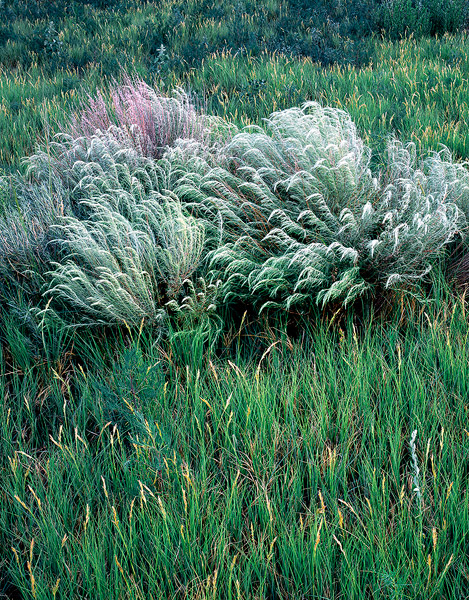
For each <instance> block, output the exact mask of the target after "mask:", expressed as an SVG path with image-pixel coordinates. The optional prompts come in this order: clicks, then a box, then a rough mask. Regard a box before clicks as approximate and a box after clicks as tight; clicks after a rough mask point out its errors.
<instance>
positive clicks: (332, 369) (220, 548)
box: [0, 301, 469, 600]
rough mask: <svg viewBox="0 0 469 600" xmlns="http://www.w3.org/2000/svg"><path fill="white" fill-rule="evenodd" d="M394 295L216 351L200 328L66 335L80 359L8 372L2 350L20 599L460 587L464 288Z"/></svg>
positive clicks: (464, 560) (13, 559) (464, 570)
mask: <svg viewBox="0 0 469 600" xmlns="http://www.w3.org/2000/svg"><path fill="white" fill-rule="evenodd" d="M402 310H403V312H402V314H400V315H399V314H397V315H396V318H395V319H393V320H391V321H390V322H388V324H383V323H381V322H380V321H379V320H376V321H374V320H373V319H372V318H371V317H370V316H368V318H367V319H366V325H364V326H361V327H360V326H359V325H357V326H355V325H354V324H353V323H352V321H351V320H347V319H345V320H341V321H339V323H336V324H335V325H332V326H329V325H328V323H327V322H323V323H322V324H318V325H317V326H316V327H315V328H314V329H313V328H312V327H310V326H308V327H307V328H306V329H305V330H304V332H302V333H301V334H300V335H299V337H296V338H290V337H288V336H287V335H286V334H285V333H283V334H282V333H281V332H280V331H278V332H275V330H273V329H270V330H269V329H266V330H265V331H267V332H269V333H268V334H267V333H266V334H265V335H264V336H260V337H259V336H257V337H256V338H252V337H251V334H252V333H253V332H252V330H251V334H250V330H249V328H248V329H246V328H241V330H240V331H239V332H236V331H234V332H233V334H232V335H231V336H228V335H227V336H226V337H225V339H224V343H225V345H226V344H229V345H230V347H231V350H228V349H227V350H225V351H224V353H222V355H220V354H215V353H213V352H212V351H210V349H209V345H208V342H207V340H205V343H204V337H203V336H202V337H201V336H200V335H199V336H198V337H197V336H196V337H193V336H186V337H185V338H181V337H180V336H179V337H173V339H172V341H171V342H170V343H169V344H168V345H162V346H161V345H160V346H158V347H155V346H154V344H153V345H152V340H151V339H147V338H144V337H143V336H139V335H138V332H135V333H133V334H130V333H128V334H127V335H125V336H123V339H122V341H121V342H120V343H117V347H118V350H117V351H116V350H115V349H113V348H115V347H116V341H114V342H111V341H110V340H109V339H108V342H107V348H108V351H107V352H106V347H105V348H103V347H98V346H96V345H95V346H88V348H87V349H86V351H85V350H84V349H83V347H81V348H80V350H78V346H77V347H76V350H75V354H76V358H79V359H80V362H81V363H82V365H83V367H72V363H71V361H70V360H69V361H68V362H62V361H55V362H54V361H51V362H50V363H48V364H47V365H44V366H43V367H34V368H32V367H31V368H26V369H24V370H23V371H20V370H19V369H18V367H14V366H12V363H11V359H9V357H8V356H4V357H3V368H4V369H5V372H4V374H3V377H2V379H1V384H2V386H3V390H2V394H1V397H2V402H3V406H2V414H3V415H4V416H3V418H2V419H1V421H0V425H1V428H2V431H1V433H2V436H1V456H2V471H1V483H0V487H1V490H2V492H1V503H2V506H1V509H0V518H1V531H2V533H1V537H2V545H1V548H2V550H1V561H2V563H3V565H4V566H3V570H4V584H5V586H6V584H7V583H9V584H10V585H11V586H14V588H16V589H17V590H19V593H20V597H21V598H25V599H26V598H37V599H43V598H44V599H45V598H52V597H53V598H67V599H69V598H96V599H99V598H102V599H103V600H104V599H106V600H108V599H110V598H115V599H118V598H191V599H192V598H204V599H209V598H210V599H215V598H217V599H218V598H223V599H225V598H259V599H260V598H285V599H287V598H288V599H300V598H305V597H309V598H331V599H332V598H337V599H338V598H349V599H354V598H356V599H357V600H358V599H361V598H363V597H380V598H403V599H404V598H406V599H407V598H460V597H464V595H465V593H467V589H468V584H469V582H468V568H469V563H468V557H467V553H466V548H467V532H468V528H469V505H468V501H469V494H468V489H467V469H468V466H469V462H468V459H469V434H468V431H467V397H468V392H469V389H468V381H469V373H468V352H469V346H468V337H469V329H468V323H467V315H466V312H465V310H466V309H465V304H464V302H463V301H456V302H455V303H454V304H446V303H444V302H442V301H440V302H439V306H438V307H436V306H435V305H433V306H432V305H429V306H427V307H425V308H424V309H422V311H421V312H420V314H419V315H418V316H415V317H411V319H412V321H407V320H408V319H409V316H408V315H409V313H411V312H412V311H413V309H412V308H411V307H410V308H409V307H407V308H406V306H405V305H403V309H402ZM397 312H398V311H397ZM402 319H404V322H405V321H407V322H406V323H405V326H403V325H402V322H401V323H400V321H401V320H402ZM190 339H192V354H191V355H190V354H187V352H190V347H189V346H188V342H189V340H190ZM255 339H257V342H256V341H255ZM236 348H238V350H236ZM187 356H191V358H190V362H186V359H187ZM69 358H70V357H69ZM87 365H88V366H87ZM198 367H200V369H198ZM414 430H416V432H417V434H416V461H417V465H418V468H419V474H418V476H417V478H416V479H415V477H416V475H415V467H414V463H413V459H412V452H411V448H410V445H409V442H410V438H411V434H412V432H413V431H414ZM416 485H418V487H419V490H420V497H419V494H418V493H417V492H416V491H415V487H416ZM14 588H13V587H10V590H12V589H14Z"/></svg>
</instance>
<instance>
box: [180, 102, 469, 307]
mask: <svg viewBox="0 0 469 600" xmlns="http://www.w3.org/2000/svg"><path fill="white" fill-rule="evenodd" d="M370 154H371V153H370V150H369V148H367V147H366V146H365V145H364V143H363V141H362V140H361V139H360V137H359V135H358V132H357V129H356V127H355V125H354V123H353V122H352V121H351V119H350V117H349V115H348V114H347V113H345V112H343V111H341V110H337V109H331V108H323V107H321V106H320V105H319V104H317V103H308V104H306V105H304V106H303V108H302V109H298V108H295V109H289V110H284V111H280V112H277V113H274V114H273V115H272V116H271V117H270V119H269V120H267V122H266V127H265V130H264V129H261V128H258V127H255V128H249V129H246V130H244V131H243V132H241V133H239V134H238V135H235V136H234V137H233V139H232V141H231V143H230V144H229V146H228V148H227V149H226V157H227V158H226V165H225V166H221V167H216V168H207V170H206V172H205V173H203V174H202V175H198V176H197V177H194V176H193V175H191V174H189V175H188V176H186V177H185V178H184V179H183V180H182V181H181V182H180V185H179V186H178V188H177V193H178V194H179V196H180V197H181V198H182V199H183V200H184V202H186V203H187V205H188V207H189V208H190V210H191V211H193V214H196V215H198V216H199V218H200V219H202V220H203V222H204V223H205V225H206V229H207V231H208V232H211V235H212V238H213V236H214V235H216V231H217V230H218V228H217V227H215V228H214V224H216V223H218V222H222V223H223V239H222V241H221V242H220V243H218V245H217V247H216V248H214V249H213V250H212V251H211V254H210V266H211V269H212V276H213V277H214V278H216V279H221V280H222V282H223V283H222V287H221V290H222V296H223V298H224V301H225V302H227V303H240V302H241V303H246V304H253V305H255V306H256V307H257V308H258V309H259V310H265V309H267V308H281V309H286V310H290V309H293V308H295V310H308V307H309V306H311V304H312V303H319V304H320V305H325V304H326V303H330V302H340V303H343V304H345V305H348V304H351V303H353V302H354V301H355V300H357V299H358V298H360V297H362V296H363V295H364V294H375V293H377V292H382V291H385V290H389V289H395V288H396V287H400V288H403V287H409V286H412V285H415V284H416V283H417V282H419V281H421V280H422V279H423V278H424V277H425V275H426V274H427V273H428V272H429V270H430V269H431V266H432V264H433V262H434V261H435V260H436V259H437V258H438V257H439V256H440V255H441V253H442V252H443V250H444V248H445V246H446V245H447V244H448V243H449V242H450V241H451V240H452V239H453V238H454V236H455V235H456V234H457V232H458V231H460V228H461V226H462V224H463V222H464V215H463V211H462V210H461V208H458V202H459V201H460V200H461V198H462V197H463V196H464V195H465V194H466V192H465V190H466V184H465V181H462V178H461V176H460V175H461V174H459V176H458V177H456V179H453V177H452V176H451V177H447V176H445V173H450V172H459V168H458V167H455V166H454V165H453V163H452V162H451V160H450V157H448V156H446V155H444V154H437V155H433V156H431V157H430V158H428V159H427V161H425V162H424V163H422V164H420V165H419V164H417V161H416V157H415V151H414V148H413V146H404V145H402V144H400V143H398V142H390V146H389V152H388V157H389V163H390V166H389V168H388V169H387V172H386V176H384V175H379V174H378V175H377V176H374V175H373V173H372V171H371V168H370ZM464 173H465V171H464ZM211 228H212V229H211Z"/></svg>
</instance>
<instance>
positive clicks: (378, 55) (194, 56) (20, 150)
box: [0, 0, 468, 171]
mask: <svg viewBox="0 0 469 600" xmlns="http://www.w3.org/2000/svg"><path fill="white" fill-rule="evenodd" d="M352 4H353V3H352ZM73 6H75V5H73ZM77 6H79V5H77ZM344 6H345V5H344ZM223 10H224V12H222V14H221V15H219V16H218V18H216V14H215V13H216V11H215V8H214V7H211V8H210V9H208V8H207V9H203V6H198V5H192V4H191V3H188V4H187V6H185V5H184V6H183V5H182V4H181V2H180V0H177V1H176V0H171V1H170V0H168V1H166V2H164V3H163V4H162V5H161V6H160V5H158V10H156V8H155V5H154V3H152V2H149V3H143V4H142V3H137V4H135V3H132V2H129V3H128V5H126V6H124V8H122V9H121V10H117V11H114V12H110V11H109V10H107V9H103V8H101V9H100V8H92V7H89V8H88V9H87V10H86V11H85V12H83V11H84V8H83V6H82V7H81V8H80V9H79V8H76V7H75V13H76V14H74V13H73V12H70V13H69V14H67V15H63V14H62V13H60V12H59V14H58V17H57V19H56V20H55V21H54V25H53V28H52V30H51V31H50V32H47V27H48V20H47V19H46V18H45V17H44V16H43V17H42V19H39V20H37V21H33V20H28V19H19V18H18V19H16V20H14V21H13V24H12V32H13V33H11V34H10V33H8V35H9V36H10V37H9V38H8V39H7V40H6V41H5V42H4V43H3V46H0V89H1V95H0V130H1V131H2V132H3V135H2V140H3V141H2V148H1V149H0V168H3V169H4V170H6V171H10V170H12V169H13V170H14V169H16V168H18V167H19V165H20V161H21V158H22V157H24V156H27V155H29V154H31V153H32V152H33V150H34V147H35V145H36V143H37V139H38V138H39V137H42V136H43V135H44V128H45V127H46V126H49V127H50V128H51V133H54V132H55V131H56V130H57V123H61V122H63V121H64V120H66V118H67V115H68V114H69V113H70V111H72V110H74V108H75V107H76V106H77V104H78V103H79V101H80V99H81V98H83V97H84V96H86V95H87V94H89V93H91V94H93V93H94V92H95V90H96V88H97V87H98V86H102V85H105V84H106V82H107V81H109V79H110V78H112V77H119V74H120V72H121V70H122V69H124V70H127V71H135V72H137V73H138V74H139V75H140V76H143V77H144V78H145V79H146V81H147V82H148V83H151V84H154V85H157V86H158V87H160V88H162V89H163V90H170V89H172V88H173V87H175V86H177V85H182V86H183V87H185V88H188V89H191V90H192V91H193V93H194V94H196V95H197V96H198V97H199V98H200V100H201V102H202V104H203V105H205V106H206V108H207V110H209V111H210V112H215V113H217V114H221V115H224V116H226V117H228V118H230V119H231V120H235V121H237V122H239V123H240V124H242V123H247V122H258V121H259V120H261V119H262V118H263V117H266V116H268V115H269V114H270V113H271V112H272V111H273V110H277V109H281V108H285V107H289V106H294V105H298V104H300V103H302V102H304V101H306V100H308V99H314V100H319V101H321V102H323V103H324V104H327V105H331V106H340V107H344V108H346V109H347V110H348V111H349V112H350V113H351V115H352V118H353V119H354V120H355V122H357V124H358V125H359V127H360V129H361V132H362V135H364V136H365V137H368V138H370V141H371V142H372V143H373V144H374V146H375V147H376V148H377V149H379V150H382V149H383V147H384V143H383V138H384V137H386V136H388V135H389V134H390V133H391V132H395V133H396V134H398V135H399V136H401V138H402V139H405V140H410V139H413V140H419V144H420V145H421V148H422V149H424V150H428V149H435V148H436V147H437V145H438V144H440V143H443V144H446V145H447V146H448V147H449V148H450V149H451V150H452V151H453V152H454V153H455V155H456V156H458V157H462V158H467V156H468V141H467V134H466V130H467V124H468V92H467V89H468V85H467V72H468V54H467V45H468V41H467V35H466V34H464V33H462V34H459V35H455V36H454V35H453V36H449V35H446V36H444V37H440V38H423V39H422V38H419V39H418V40H416V39H413V38H411V39H405V40H403V41H401V42H399V41H397V42H386V41H384V42H382V41H380V40H378V39H377V38H374V39H372V38H370V37H369V33H370V31H368V34H367V35H364V37H360V36H359V35H358V34H357V33H355V34H354V35H355V38H353V36H352V34H351V33H350V32H349V33H347V35H349V37H347V36H346V35H345V34H344V33H341V29H340V27H339V30H338V31H337V32H336V30H335V29H334V28H332V29H331V30H330V31H329V30H327V27H326V25H324V27H326V29H324V27H323V29H321V28H320V27H319V29H318V32H319V33H318V35H319V34H320V35H321V36H322V38H321V40H322V41H317V43H316V45H314V44H313V41H314V40H313V41H312V37H311V36H312V33H311V31H310V30H308V28H306V29H305V30H304V31H303V29H301V27H302V26H300V24H298V27H299V28H300V29H301V35H300V33H298V35H299V36H300V38H301V40H303V41H305V40H306V41H307V45H306V46H304V47H303V46H302V45H301V44H300V46H298V47H297V46H294V47H293V46H292V47H289V46H288V43H290V42H288V43H287V42H286V41H285V40H284V39H283V37H282V36H284V35H285V31H288V28H287V29H286V30H285V28H284V29H282V28H281V26H280V25H281V23H282V22H283V21H282V19H283V20H285V19H286V20H287V21H288V22H289V23H290V27H292V23H293V22H295V23H296V21H292V19H297V16H298V15H297V11H295V9H294V7H293V6H292V7H291V8H288V5H283V4H282V5H280V4H279V3H278V2H274V1H273V0H272V2H270V3H268V4H263V5H262V8H258V9H254V8H252V10H251V8H249V6H246V7H244V8H243V7H242V6H241V4H240V7H238V9H236V10H238V12H239V11H240V12H239V14H238V13H236V11H234V12H233V11H228V10H227V9H226V7H225V8H224V9H223ZM324 10H325V9H324ZM334 10H339V9H338V8H336V9H334ZM343 10H346V9H345V8H344V9H343ZM347 10H351V9H347ZM181 11H182V12H181ZM210 11H212V12H213V11H215V13H214V16H213V15H212V17H211V18H209V16H210V14H211V13H210ZM217 14H218V13H217ZM318 14H319V13H318ZM321 14H322V13H321ZM334 14H335V13H334ZM340 14H341V13H340V12H339V13H337V15H338V16H337V15H336V17H335V18H337V19H338V21H337V22H338V23H342V21H341V20H340V19H344V16H343V15H342V16H340ZM294 15H296V16H294ZM313 17H314V15H313V16H311V19H313V21H314V18H316V17H314V18H313ZM308 18H309V17H308ZM318 18H319V17H318ZM321 18H322V17H321ZM324 19H325V17H324ZM314 22H316V21H314ZM317 22H318V23H322V22H323V21H321V20H320V19H319V21H317ZM327 22H328V21H327V20H324V23H327ZM343 22H344V23H345V22H347V23H349V21H346V20H344V21H343ZM303 26H304V23H303ZM349 26H350V27H351V25H350V23H349ZM300 29H298V31H300ZM240 31H241V32H243V35H241V34H240V33H239V32H240ZM347 31H348V30H347ZM357 31H358V30H357ZM378 31H379V30H378ZM250 32H255V33H256V36H257V37H256V41H255V44H254V42H253V45H252V44H251V46H250V42H249V40H250V37H249V34H250ZM282 32H283V33H282ZM235 34H236V35H238V34H239V35H240V36H241V37H239V39H238V40H237V42H236V44H235V43H234V42H233V40H234V39H235V37H236V36H235ZM5 35H6V34H5ZM233 36H235V37H233ZM279 36H280V37H279ZM350 36H352V37H350ZM357 36H358V37H357ZM236 39H237V38H236ZM360 40H361V41H360ZM59 42H60V45H57V44H59ZM292 43H293V42H292ZM295 43H296V42H295ZM302 43H303V42H302ZM305 43H306V42H305ZM54 44H55V45H54ZM161 44H163V45H164V47H165V49H164V51H163V52H161V51H160V50H161ZM285 44H287V45H285ZM308 44H309V46H308ZM311 44H312V46H311ZM357 44H358V46H357ZM360 44H362V45H363V47H362V46H360ZM316 47H319V48H322V50H323V51H324V52H325V51H326V49H330V50H331V52H332V54H330V58H331V60H330V61H329V60H328V59H327V60H326V58H327V57H326V58H324V56H322V55H321V54H317V52H316V51H313V49H314V48H316ZM359 47H360V48H362V49H361V50H359ZM308 48H309V49H308ZM312 48H313V49H312ZM339 50H340V53H342V54H343V55H342V54H337V52H338V51H339ZM334 52H336V54H334ZM327 56H329V54H328V55H327ZM318 61H319V62H318ZM334 61H336V64H335V66H334V65H333V64H332V65H330V66H326V67H325V66H324V63H326V64H329V63H330V62H334ZM354 65H355V66H354Z"/></svg>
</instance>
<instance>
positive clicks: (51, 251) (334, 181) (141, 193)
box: [0, 80, 469, 325]
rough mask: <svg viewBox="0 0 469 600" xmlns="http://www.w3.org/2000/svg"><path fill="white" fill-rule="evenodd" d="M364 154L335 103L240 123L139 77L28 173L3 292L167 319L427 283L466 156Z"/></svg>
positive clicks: (300, 306)
mask: <svg viewBox="0 0 469 600" xmlns="http://www.w3.org/2000/svg"><path fill="white" fill-rule="evenodd" d="M370 158H371V150H370V149H369V148H368V147H367V146H366V145H365V144H364V143H363V141H362V140H361V138H360V136H359V134H358V131H357V128H356V126H355V124H354V123H353V122H352V120H351V118H350V116H349V115H348V114H347V113H345V112H344V111H341V110H338V109H332V108H327V107H326V108H325V107H322V106H320V105H319V104H317V103H307V104H305V105H304V106H303V107H302V108H292V109H288V110H283V111H279V112H276V113H274V114H272V115H271V117H270V119H268V120H266V123H265V127H263V128H261V127H251V128H246V129H244V130H242V131H237V130H236V128H234V127H230V126H229V125H227V124H226V123H224V122H223V121H221V120H219V119H215V118H212V119H210V118H208V117H207V116H205V115H202V114H199V113H198V112H197V111H196V110H195V108H194V107H193V106H192V105H191V104H190V102H189V100H188V99H187V97H186V96H184V95H182V93H179V95H178V96H177V97H172V98H166V97H162V96H159V95H158V94H157V93H156V92H154V91H153V90H151V89H150V88H148V86H146V85H145V84H144V83H143V82H139V81H138V80H137V81H133V82H131V81H129V80H127V81H126V82H124V85H123V86H121V87H116V88H115V90H114V91H113V93H112V94H111V105H106V103H105V101H104V96H103V95H102V94H101V95H98V96H97V97H96V98H95V99H91V100H90V102H89V105H88V107H85V108H83V109H82V110H81V112H80V113H79V114H78V115H77V116H75V117H74V118H73V119H72V120H71V121H70V126H69V128H68V131H67V133H65V134H62V135H61V136H59V137H58V138H57V139H55V140H54V141H53V142H52V143H51V144H49V145H48V147H47V148H45V149H42V150H40V151H38V152H37V153H36V155H34V156H33V157H31V158H30V159H29V161H28V171H27V177H28V178H29V182H27V183H26V182H22V181H21V179H17V181H16V188H17V190H18V191H17V193H16V196H15V202H13V208H10V209H9V210H8V211H7V212H6V214H4V216H3V217H2V220H1V222H0V231H1V232H2V234H1V236H0V238H1V239H0V244H1V245H2V246H1V248H2V250H3V251H2V253H1V265H0V272H1V273H2V275H3V278H4V282H3V284H2V290H1V293H2V296H3V298H4V299H6V300H7V304H9V305H14V304H15V302H17V299H16V296H17V295H18V293H20V294H22V295H23V303H24V301H25V299H26V304H27V305H28V306H30V310H31V311H32V312H33V313H34V311H36V313H37V314H40V315H42V318H43V319H44V317H45V314H46V313H47V314H50V315H55V316H57V317H59V318H60V319H61V320H62V321H63V322H64V324H73V325H85V324H90V323H99V324H101V325H114V324H119V323H120V324H123V323H125V324H127V325H128V324H139V323H140V322H141V321H142V319H143V320H144V321H145V322H146V323H148V324H152V325H156V324H160V323H161V322H162V321H164V319H165V318H166V316H167V314H168V311H169V312H171V311H173V312H174V311H176V312H179V311H180V310H181V309H182V307H184V308H190V309H191V310H197V311H198V312H199V313H201V312H202V313H203V312H204V311H205V310H210V311H213V310H214V306H215V304H216V305H218V307H219V308H220V309H221V308H223V307H231V308H233V307H247V308H249V309H253V310H254V311H256V312H262V311H266V310H282V311H287V312H289V311H295V312H298V311H299V312H303V313H304V312H309V311H311V310H312V308H313V307H314V306H316V305H319V306H321V307H324V306H325V305H327V304H333V305H338V306H341V305H343V306H348V305H351V304H353V303H354V302H355V301H357V300H358V299H360V298H363V297H365V296H366V297H367V298H368V299H369V300H371V299H372V298H373V297H375V296H378V295H379V296H382V295H383V294H386V293H387V292H388V291H390V290H396V289H399V290H414V291H415V290H417V289H418V288H419V286H420V285H421V283H422V282H424V281H425V278H426V276H427V275H428V274H429V272H430V271H431V269H432V266H433V265H434V264H435V263H436V262H437V261H441V260H443V259H444V257H445V252H446V249H447V248H448V245H449V244H450V243H452V242H454V241H455V240H458V239H464V237H465V227H466V223H467V218H468V216H469V215H468V211H469V174H468V171H467V168H466V165H464V164H458V163H454V162H453V161H452V159H451V156H450V155H449V152H448V151H447V150H446V149H443V150H442V151H440V152H438V153H433V154H432V155H430V156H428V157H427V158H425V159H422V160H421V159H418V158H417V156H416V149H415V146H414V145H412V144H409V145H403V144H402V143H400V142H398V141H395V140H390V141H389V143H388V151H387V165H386V168H385V169H384V170H382V171H381V172H374V171H373V170H372V168H371V166H370ZM4 187H5V186H4ZM24 215H30V216H31V218H30V219H28V224H25V223H24V222H23V221H24V218H25V217H24ZM208 290H210V292H208ZM189 291H190V294H189V295H188V293H189ZM12 292H13V293H12ZM198 298H199V300H200V302H199V300H198Z"/></svg>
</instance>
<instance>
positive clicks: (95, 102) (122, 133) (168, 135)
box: [65, 77, 207, 158]
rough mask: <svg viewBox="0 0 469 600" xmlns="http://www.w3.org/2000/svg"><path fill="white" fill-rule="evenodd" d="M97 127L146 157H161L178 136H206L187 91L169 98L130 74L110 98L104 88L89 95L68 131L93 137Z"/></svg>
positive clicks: (115, 88) (202, 138)
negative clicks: (106, 97) (102, 90)
mask: <svg viewBox="0 0 469 600" xmlns="http://www.w3.org/2000/svg"><path fill="white" fill-rule="evenodd" d="M98 130H99V131H101V132H106V131H110V132H111V133H112V136H113V137H115V138H116V141H118V142H119V143H120V144H122V145H126V146H127V147H129V148H132V149H134V150H136V151H137V152H138V154H140V155H141V156H145V157H147V158H160V157H161V156H162V154H163V150H164V148H165V147H166V146H171V145H173V144H174V142H175V141H176V140H177V139H178V138H195V139H198V140H201V141H203V140H204V138H205V136H206V135H207V132H206V129H205V127H204V125H203V120H202V119H201V117H200V116H199V115H198V114H197V112H196V110H195V108H194V106H193V105H192V104H191V102H190V100H189V98H188V97H187V96H186V95H185V94H183V93H182V92H181V93H178V94H177V96H176V97H166V96H163V95H161V94H159V93H157V92H156V91H155V90H154V89H153V88H151V87H150V86H149V85H147V84H146V83H145V82H144V81H143V80H141V79H131V78H129V77H127V78H125V80H124V82H123V83H122V84H117V83H115V84H114V85H113V87H112V88H111V90H110V97H109V100H108V101H106V99H105V96H104V94H103V93H102V92H101V91H98V92H97V93H96V95H95V96H94V97H92V96H89V97H88V100H87V102H86V104H84V105H83V106H82V107H81V109H80V111H79V112H78V114H76V115H75V116H74V117H73V118H72V120H71V121H70V123H69V125H68V127H66V128H65V133H68V134H70V135H72V137H74V138H76V139H77V138H81V137H85V138H90V137H92V136H93V135H95V134H96V132H97V131H98Z"/></svg>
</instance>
